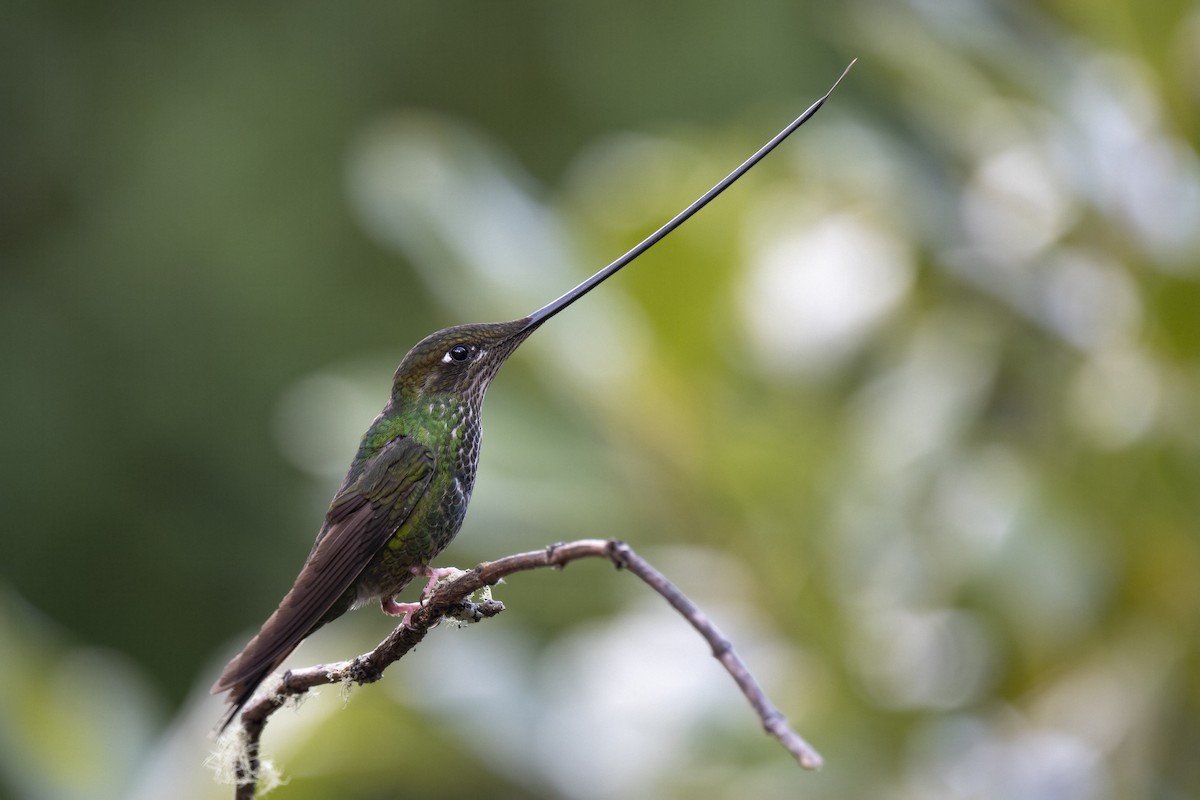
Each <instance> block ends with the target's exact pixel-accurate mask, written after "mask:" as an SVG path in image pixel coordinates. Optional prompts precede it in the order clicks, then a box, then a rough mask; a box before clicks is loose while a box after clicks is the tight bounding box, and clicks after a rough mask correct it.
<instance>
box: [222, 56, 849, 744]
mask: <svg viewBox="0 0 1200 800" xmlns="http://www.w3.org/2000/svg"><path fill="white" fill-rule="evenodd" d="M853 64H854V62H851V64H850V66H853ZM849 70H850V67H846V72H849ZM846 72H843V73H842V76H841V77H839V78H838V80H837V81H836V82H835V83H834V84H833V86H832V87H830V89H829V91H828V92H826V93H825V94H824V96H822V97H821V98H820V99H819V100H817V101H816V102H815V103H813V104H812V105H811V106H810V107H809V108H808V109H807V110H805V112H804V113H803V114H801V115H800V116H799V117H797V118H796V119H795V120H793V121H792V122H791V124H789V125H788V126H787V127H786V128H784V129H783V130H782V131H780V132H779V133H778V134H776V135H775V137H774V138H772V139H771V140H770V141H769V142H767V143H766V144H765V145H763V146H762V147H761V148H760V149H759V150H758V151H757V152H756V153H755V154H754V155H752V156H751V157H750V158H748V159H747V160H746V161H745V162H744V163H742V164H741V166H739V167H738V168H737V169H735V170H734V171H733V172H731V173H730V174H729V175H728V176H726V177H725V178H724V179H723V180H721V181H720V182H719V183H718V184H717V185H716V186H714V187H713V188H711V189H709V190H708V191H707V192H705V193H704V195H703V196H701V197H700V198H699V199H697V200H696V201H695V202H694V203H692V204H691V205H690V206H688V207H687V208H685V209H684V210H683V211H681V212H679V214H677V215H676V216H675V217H673V218H672V219H671V220H670V221H669V222H667V223H666V224H665V225H663V226H662V227H661V228H659V229H658V230H657V231H655V232H654V233H652V234H651V235H650V236H648V237H647V238H646V239H644V240H643V241H642V242H641V243H639V244H638V245H637V246H636V247H634V248H633V249H631V250H630V251H629V252H627V253H626V254H625V255H623V256H621V257H620V258H618V259H617V260H616V261H614V262H612V263H611V264H609V265H608V266H606V267H604V269H602V270H600V271H599V272H597V273H596V274H595V275H593V276H592V277H590V278H588V279H587V280H585V281H584V282H583V283H581V284H579V285H578V286H576V287H575V288H574V289H572V290H571V291H569V292H567V293H566V294H564V295H563V296H561V297H559V298H558V299H557V300H555V301H553V302H551V303H550V304H548V305H546V306H543V307H542V308H540V309H538V310H537V311H535V312H533V313H532V314H530V315H529V316H527V317H522V318H521V319H517V320H513V321H512V322H496V323H481V324H475V325H457V326H455V327H452V328H446V329H445V330H441V331H438V332H436V333H432V334H430V335H429V336H426V337H425V338H424V339H422V340H421V341H420V342H418V343H417V345H416V346H415V347H413V349H412V350H410V351H409V352H408V354H407V355H406V356H405V357H404V360H403V361H401V362H400V366H399V367H398V368H397V369H396V374H395V377H394V378H393V380H392V395H391V397H390V398H389V399H388V401H387V404H386V405H385V406H384V407H383V411H381V412H379V416H377V417H376V418H375V421H374V422H372V423H371V427H370V428H368V429H367V432H366V434H364V435H363V438H362V441H361V443H360V444H359V446H358V452H357V453H356V454H355V456H354V460H353V461H351V462H350V469H349V471H348V472H347V473H346V477H345V478H344V479H343V480H342V485H341V487H340V488H339V489H338V491H337V494H336V495H334V498H333V502H332V503H330V505H329V510H328V512H326V514H325V523H324V525H322V526H321V530H320V532H319V533H318V534H317V540H316V542H315V543H314V544H313V548H312V550H311V551H310V552H309V554H308V558H307V559H305V561H304V566H303V567H301V569H300V574H299V575H297V576H296V581H295V583H294V584H293V585H292V588H291V590H289V591H288V593H287V595H286V596H284V598H283V600H282V601H281V602H280V604H279V607H278V608H277V609H276V610H275V613H273V614H272V615H271V616H270V618H269V619H268V620H267V621H266V622H265V623H263V626H262V629H261V630H259V632H258V634H257V635H256V636H255V637H254V638H253V639H251V640H250V643H249V644H247V645H246V646H245V648H243V649H242V651H241V652H240V653H238V654H237V656H235V657H234V659H233V660H232V661H230V662H229V664H228V665H227V666H226V667H225V671H224V672H222V673H221V677H220V678H218V679H217V682H216V683H215V684H214V685H213V687H212V691H213V693H214V694H216V693H219V692H228V693H229V695H228V697H227V702H229V703H230V704H232V708H230V709H229V712H228V714H227V716H226V717H225V718H224V721H223V722H222V725H221V728H222V729H224V727H225V726H227V725H228V724H229V722H230V721H231V720H232V719H233V717H234V716H235V715H236V714H237V712H238V711H239V710H240V709H241V708H242V707H243V706H244V705H245V704H246V703H247V702H248V701H249V700H250V697H251V696H252V695H253V694H254V691H255V689H257V688H258V685H259V684H260V683H262V681H263V680H264V679H265V678H266V677H267V676H268V675H269V674H270V673H271V672H272V671H273V670H274V669H275V668H276V667H278V666H279V665H280V664H281V663H282V662H283V660H284V659H285V658H287V657H288V655H289V654H290V653H291V652H292V651H293V650H294V649H296V646H297V645H298V644H300V642H301V641H302V640H303V639H305V638H306V637H308V636H309V635H310V634H311V633H313V632H314V631H315V630H317V629H318V628H320V627H321V626H322V625H324V624H325V623H327V622H330V621H331V620H334V619H336V618H337V617H340V616H341V615H342V614H344V613H346V612H347V611H348V610H350V609H351V608H352V607H355V606H358V605H361V604H365V603H367V602H370V601H372V600H376V599H378V600H379V602H380V605H381V606H382V608H383V611H384V612H385V613H387V614H391V615H393V616H403V617H404V622H403V623H402V624H406V623H407V622H408V618H409V616H410V615H411V614H412V612H413V611H414V610H415V609H416V608H418V607H419V606H420V604H419V603H398V602H396V600H395V596H396V594H397V593H398V592H400V590H401V589H403V588H404V587H405V586H406V585H407V584H408V583H409V582H410V581H411V580H412V579H413V578H414V577H417V576H420V577H427V578H429V579H430V580H429V584H428V585H427V586H426V592H428V590H429V589H430V588H431V587H432V586H433V584H434V582H435V581H436V578H437V577H439V576H440V574H441V573H440V571H438V570H433V569H430V567H429V562H430V561H431V560H433V558H434V557H435V556H437V554H438V553H440V552H441V551H442V549H443V548H444V547H446V545H448V544H449V543H450V540H451V539H453V538H454V536H455V534H457V533H458V529H459V528H460V527H461V526H462V522H463V518H464V516H465V515H466V513H467V501H468V500H470V498H471V489H472V487H473V486H474V485H475V470H476V467H477V465H478V463H479V442H480V433H481V428H480V409H481V406H482V404H483V395H484V393H485V392H486V391H487V388H488V384H489V383H491V381H492V378H494V377H495V376H496V372H497V371H498V370H499V369H500V366H501V365H502V364H503V363H504V362H505V360H506V359H507V358H508V357H509V356H510V355H512V353H513V351H515V350H516V349H517V347H518V346H519V345H520V344H521V342H523V341H525V339H526V338H528V337H529V335H530V334H531V333H533V332H534V331H535V330H537V329H538V328H539V327H541V325H542V324H543V323H544V322H546V320H548V319H550V318H551V317H553V316H554V315H555V314H557V313H558V312H560V311H562V310H563V309H564V308H566V307H567V306H569V305H570V304H571V303H573V302H575V301H576V300H578V299H579V298H580V297H583V296H584V295H585V294H587V293H588V292H590V291H591V290H592V289H594V288H595V287H596V286H597V285H599V284H600V283H601V282H603V281H604V280H606V279H607V278H609V277H610V276H611V275H612V274H613V273H615V272H617V270H619V269H621V268H622V267H624V266H625V265H626V264H628V263H629V262H630V261H633V260H634V259H635V258H637V257H638V256H639V255H641V254H642V253H644V252H645V251H646V250H648V249H650V247H652V246H653V245H654V244H655V243H657V242H658V241H659V240H660V239H662V238H663V237H664V236H666V235H667V234H668V233H670V232H671V231H673V230H675V228H677V227H679V226H680V225H681V224H683V222H684V221H685V220H687V219H688V218H689V217H691V216H692V215H693V214H695V213H696V212H697V211H699V210H700V209H701V208H703V207H704V206H705V205H707V204H708V202H709V201H710V200H712V199H713V198H714V197H716V196H717V195H719V194H720V193H721V192H723V191H725V189H726V188H728V187H729V186H730V185H731V184H733V182H734V181H736V180H737V179H738V178H740V177H741V176H742V175H744V174H745V173H746V172H747V171H749V169H750V168H751V167H753V166H754V165H755V164H757V163H758V162H759V161H760V160H761V159H762V158H763V157H764V156H765V155H766V154H767V153H769V152H771V151H772V150H773V149H775V147H776V146H777V145H778V144H779V143H780V142H782V141H783V140H784V139H786V138H787V137H788V136H790V135H791V134H792V132H793V131H795V130H796V129H797V128H799V127H800V126H801V125H803V124H804V123H805V122H806V121H808V119H809V118H810V117H812V116H813V114H815V113H816V112H817V110H818V109H820V107H821V106H822V105H823V104H824V102H825V100H826V99H828V98H829V95H830V94H832V93H833V90H834V89H835V88H837V85H838V83H840V82H841V80H842V77H845V74H846Z"/></svg>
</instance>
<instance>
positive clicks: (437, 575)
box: [412, 565, 461, 597]
mask: <svg viewBox="0 0 1200 800" xmlns="http://www.w3.org/2000/svg"><path fill="white" fill-rule="evenodd" d="M457 572H461V570H457V569H455V568H454V567H431V566H428V565H426V566H423V567H413V568H412V574H413V575H415V576H417V577H419V578H428V579H429V580H428V581H426V582H425V588H424V589H422V590H421V597H428V596H429V593H430V592H432V591H433V587H435V586H437V582H438V581H440V580H441V579H442V578H444V577H446V576H447V575H454V574H455V573H457Z"/></svg>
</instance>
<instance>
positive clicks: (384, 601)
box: [379, 597, 421, 628]
mask: <svg viewBox="0 0 1200 800" xmlns="http://www.w3.org/2000/svg"><path fill="white" fill-rule="evenodd" d="M379 607H380V608H382V609H383V613H385V614H387V615H388V616H390V617H404V619H403V620H401V621H400V624H401V625H403V626H404V627H406V628H411V627H412V625H410V624H409V623H410V622H411V621H412V615H413V612H414V611H416V610H417V609H418V608H420V607H421V604H420V603H397V602H396V598H394V597H381V598H379Z"/></svg>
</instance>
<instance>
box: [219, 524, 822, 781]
mask: <svg viewBox="0 0 1200 800" xmlns="http://www.w3.org/2000/svg"><path fill="white" fill-rule="evenodd" d="M581 558H606V559H608V560H609V561H611V562H612V563H613V564H614V565H616V567H617V568H618V569H627V570H629V572H631V573H633V574H634V575H636V576H637V577H639V578H641V579H642V580H643V581H644V582H645V583H646V584H647V585H648V586H650V588H652V589H654V590H655V591H656V592H658V593H659V594H660V595H662V596H663V598H665V599H666V601H667V602H668V603H670V604H671V605H672V606H673V607H674V608H675V609H676V610H677V611H678V612H679V613H680V614H682V615H683V617H684V618H685V619H686V620H687V621H688V622H690V623H691V625H692V627H693V628H695V629H696V630H697V631H698V632H699V633H700V635H701V636H703V637H704V639H705V640H706V641H707V642H708V643H709V645H710V646H711V647H712V651H713V656H714V657H715V658H716V659H717V660H718V661H720V662H721V664H722V665H723V666H724V667H725V669H726V671H728V672H729V674H730V675H731V676H732V677H733V679H734V681H735V682H736V683H737V685H738V688H740V689H741V690H742V694H744V695H745V696H746V699H747V700H748V701H749V702H750V705H751V706H752V707H753V708H754V711H755V712H756V713H757V714H758V716H759V719H761V720H762V724H763V728H765V729H766V731H767V733H769V734H770V735H771V736H774V737H775V738H776V739H778V740H779V743H780V744H782V745H783V746H784V747H785V748H786V749H787V751H788V752H789V753H791V754H792V755H793V756H794V757H795V759H796V760H797V761H798V762H799V763H800V765H801V766H802V767H805V768H807V769H816V768H818V767H820V766H821V756H820V755H818V754H817V751H816V750H814V749H813V748H812V746H811V745H809V744H808V742H806V741H804V739H802V738H801V737H800V736H799V734H797V733H796V732H795V731H793V730H792V729H791V727H790V726H789V725H788V724H787V720H786V719H785V718H784V716H783V714H782V713H780V711H779V709H777V708H776V707H775V706H774V705H773V704H772V703H771V701H770V700H768V699H767V696H766V694H765V693H764V692H763V690H762V687H760V686H759V685H758V681H756V680H755V679H754V676H753V675H752V674H751V673H750V670H749V669H747V667H746V665H745V663H744V662H743V661H742V660H741V658H739V657H738V655H737V653H736V652H734V649H733V645H732V644H731V643H730V641H729V640H728V639H727V638H725V636H724V635H722V634H721V632H720V631H718V630H717V628H716V626H715V625H713V623H712V621H711V620H710V619H709V618H708V616H707V615H705V614H704V612H703V611H701V610H700V609H699V608H698V607H697V606H696V604H695V603H693V602H692V601H691V600H689V599H688V598H687V596H686V595H684V593H683V592H681V591H680V590H679V589H678V587H676V586H675V585H674V584H672V583H671V582H670V581H669V580H667V578H666V577H665V576H664V575H663V574H662V573H661V572H659V571H658V570H656V569H655V568H654V567H652V566H651V565H650V563H649V562H648V561H646V560H645V559H644V558H642V557H641V556H639V555H638V554H637V553H635V552H634V551H633V549H632V548H631V547H629V545H627V544H625V543H624V542H621V541H618V540H616V539H580V540H578V541H574V542H565V543H560V544H553V545H550V546H549V547H547V548H545V549H543V550H533V551H530V552H527V553H517V554H515V555H511V556H505V557H504V558H501V559H499V560H497V561H485V562H484V563H482V564H480V565H478V566H477V567H475V568H474V569H471V570H468V571H467V572H464V573H462V574H461V575H459V576H457V577H455V578H454V579H453V580H450V581H448V582H446V583H442V584H439V585H438V586H437V588H435V589H434V591H433V592H432V594H430V596H429V597H428V598H427V599H426V600H425V602H424V604H423V605H422V607H421V608H420V609H418V610H417V611H416V612H415V613H414V614H413V616H412V619H411V621H410V625H411V627H404V626H403V625H400V626H397V627H396V628H395V630H393V631H392V632H391V633H390V634H388V636H387V637H386V638H385V639H384V640H383V641H382V642H380V643H379V645H378V646H377V647H376V648H375V649H374V650H372V651H371V652H369V653H364V654H363V655H360V656H357V657H355V658H352V659H349V660H348V661H338V662H335V663H332V664H318V665H316V666H312V667H306V668H304V669H293V670H289V671H288V672H286V673H284V675H283V677H282V678H280V679H279V682H278V685H277V686H276V687H275V688H274V689H273V690H272V691H270V692H266V693H261V694H259V695H257V696H256V697H255V698H254V699H253V700H252V701H251V702H250V703H248V704H247V705H246V708H245V710H244V711H243V712H242V714H241V717H240V719H239V721H238V724H237V726H236V730H234V731H233V733H232V735H238V736H244V737H245V744H244V745H243V748H244V750H243V752H244V753H245V758H244V759H243V761H242V762H241V764H240V765H239V767H238V772H237V791H236V793H235V795H234V797H235V800H251V799H252V798H253V797H254V796H255V792H256V784H257V780H258V776H259V761H258V748H259V742H260V740H261V738H262V732H263V728H264V727H265V726H266V724H267V720H268V719H269V718H270V716H271V715H272V714H273V713H275V712H276V711H277V710H279V708H281V707H282V706H283V705H284V703H286V702H287V701H288V700H289V699H290V698H292V697H298V696H300V695H303V694H304V693H306V692H307V691H308V690H309V689H312V688H314V687H316V686H323V685H326V684H335V683H357V684H367V683H374V682H375V681H377V680H379V679H380V678H381V677H383V673H384V670H386V669H387V667H388V666H389V665H391V664H393V663H395V662H396V661H398V660H399V659H401V658H402V657H404V655H405V654H406V653H408V651H409V650H411V649H412V648H413V647H415V646H416V645H417V644H418V643H419V642H420V641H421V640H422V639H424V638H425V634H426V633H428V632H429V629H430V628H432V627H433V626H434V625H436V624H437V622H438V621H439V620H440V619H442V618H443V617H446V616H455V617H460V618H462V617H464V616H468V617H471V618H473V619H476V620H478V619H482V618H484V617H493V616H495V615H496V614H498V613H500V612H501V611H503V610H504V606H503V604H501V603H499V602H496V601H492V600H489V601H486V602H483V603H472V602H470V601H469V600H468V598H469V597H470V595H471V594H473V593H474V592H476V591H478V590H479V589H482V588H484V587H485V586H494V585H495V584H497V583H499V582H500V580H501V579H502V578H504V577H506V576H508V575H512V574H514V573H517V572H525V571H527V570H534V569H545V568H547V567H553V568H559V569H561V568H563V567H565V566H566V565H567V564H569V563H570V562H572V561H576V560H578V559H581Z"/></svg>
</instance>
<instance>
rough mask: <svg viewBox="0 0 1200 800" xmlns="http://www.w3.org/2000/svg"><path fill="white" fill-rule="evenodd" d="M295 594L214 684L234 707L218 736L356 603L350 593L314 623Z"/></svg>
mask: <svg viewBox="0 0 1200 800" xmlns="http://www.w3.org/2000/svg"><path fill="white" fill-rule="evenodd" d="M294 593H295V587H293V591H292V592H288V595H287V596H286V597H284V598H283V602H282V603H280V604H279V608H277V609H276V610H275V613H274V614H272V615H271V616H270V618H269V619H268V620H267V621H266V622H264V623H263V626H262V629H260V630H259V632H258V633H257V634H256V635H255V636H254V638H253V639H251V640H250V642H249V644H247V645H246V646H245V647H244V648H242V652H240V653H238V654H237V655H236V656H234V658H233V660H232V661H230V662H229V664H227V665H226V667H225V670H224V671H223V672H222V673H221V677H219V678H217V682H216V683H214V684H213V687H212V689H211V692H212V694H220V693H221V692H228V693H229V696H228V697H227V698H226V702H228V703H229V704H230V708H229V710H228V711H227V712H226V713H225V715H224V716H223V717H222V718H221V723H220V725H218V727H217V733H218V734H220V733H222V732H223V731H224V730H225V729H226V728H227V727H229V723H230V722H233V720H234V718H235V717H236V716H237V715H238V714H239V713H240V712H241V710H242V708H244V707H245V705H246V703H248V702H250V698H252V697H253V696H254V693H255V691H257V690H258V687H259V685H260V684H261V683H262V682H263V681H264V680H266V679H267V677H268V676H269V675H270V674H271V673H272V672H274V671H275V670H276V669H278V668H279V665H280V664H282V663H283V662H284V659H286V658H287V657H288V656H290V655H291V654H292V651H293V650H295V649H296V647H297V646H299V644H300V642H302V641H304V640H305V639H306V638H308V637H309V636H310V635H311V634H313V633H315V632H316V631H317V629H318V628H320V627H321V626H322V625H324V624H325V623H326V622H329V621H330V620H333V619H336V618H337V617H340V616H341V615H342V614H344V613H345V612H346V611H348V610H349V608H350V606H351V604H352V600H353V596H352V595H351V594H350V593H347V595H346V597H345V598H343V600H344V602H338V603H335V604H334V605H333V606H332V607H331V608H329V609H327V610H326V611H325V613H324V614H323V615H321V616H320V617H318V618H317V619H316V620H313V619H311V616H310V615H307V614H298V613H296V612H297V603H295V602H294V600H295V598H293V594H294ZM289 601H293V602H289Z"/></svg>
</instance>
